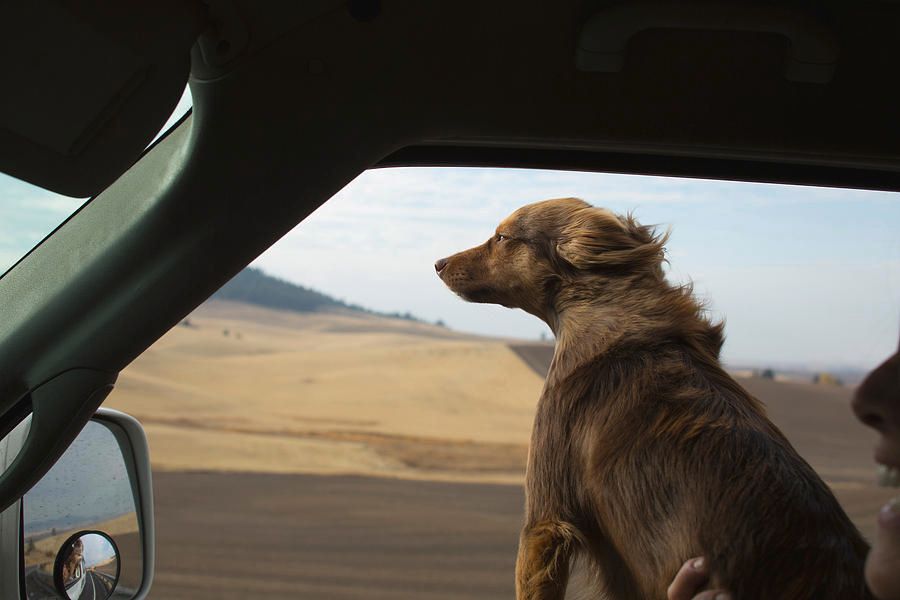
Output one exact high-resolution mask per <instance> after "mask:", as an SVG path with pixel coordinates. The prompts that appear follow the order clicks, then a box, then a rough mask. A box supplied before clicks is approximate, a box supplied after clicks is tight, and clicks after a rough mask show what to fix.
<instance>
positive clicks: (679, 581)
mask: <svg viewBox="0 0 900 600" xmlns="http://www.w3.org/2000/svg"><path fill="white" fill-rule="evenodd" d="M708 582H709V571H708V570H707V565H706V559H704V558H703V557H702V556H701V557H698V558H692V559H690V560H689V561H687V562H686V563H684V564H683V565H681V568H680V569H678V573H677V574H676V575H675V579H673V580H672V583H671V585H669V590H668V593H667V596H668V600H731V594H729V593H728V592H725V591H723V590H705V591H701V590H702V588H703V586H705V585H706V584H707V583H708Z"/></svg>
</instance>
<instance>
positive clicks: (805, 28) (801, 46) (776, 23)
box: [576, 2, 838, 83]
mask: <svg viewBox="0 0 900 600" xmlns="http://www.w3.org/2000/svg"><path fill="white" fill-rule="evenodd" d="M648 29H699V30H707V31H755V32H763V33H775V34H779V35H782V36H784V37H786V38H787V39H788V40H789V41H790V43H791V47H790V50H788V56H787V64H786V65H785V73H784V74H785V77H786V78H787V79H789V80H791V81H800V82H806V83H828V82H829V81H831V78H832V77H833V75H834V68H835V64H836V63H837V55H838V51H837V43H836V42H835V39H834V36H833V35H832V34H831V33H830V32H829V31H828V30H827V29H825V28H824V27H822V26H821V25H819V24H817V23H816V22H815V21H813V19H811V18H810V17H808V16H806V15H804V14H802V13H799V12H797V11H794V10H790V9H783V8H780V7H776V6H753V5H749V4H732V3H706V2H672V3H663V2H633V3H627V4H620V5H617V6H612V7H609V8H606V9H604V10H602V11H600V12H598V13H596V14H594V15H593V16H592V17H591V18H590V19H588V21H587V23H585V25H584V27H583V28H582V30H581V34H580V35H579V38H578V48H577V53H576V65H577V67H578V69H579V70H581V71H595V72H607V73H615V72H618V71H621V70H622V64H623V62H624V55H625V47H626V46H627V44H628V41H629V40H630V39H631V38H632V37H634V36H635V35H637V34H638V33H640V32H642V31H646V30H648Z"/></svg>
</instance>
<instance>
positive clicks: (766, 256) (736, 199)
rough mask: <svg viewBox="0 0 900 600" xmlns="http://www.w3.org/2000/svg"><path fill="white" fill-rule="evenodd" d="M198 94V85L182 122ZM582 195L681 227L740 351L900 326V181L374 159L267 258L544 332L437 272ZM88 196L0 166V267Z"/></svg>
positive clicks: (480, 325)
mask: <svg viewBox="0 0 900 600" xmlns="http://www.w3.org/2000/svg"><path fill="white" fill-rule="evenodd" d="M189 105H190V98H189V96H187V95H186V96H185V98H183V99H182V102H181V103H180V105H179V108H178V109H176V112H175V113H174V114H173V119H172V120H173V121H174V120H175V119H176V118H177V117H178V116H180V115H181V114H183V112H184V110H186V108H187V107H188V106H189ZM565 196H575V197H580V198H583V199H584V200H587V201H588V202H590V203H592V204H594V205H597V206H604V207H607V208H610V209H612V210H614V211H616V212H619V213H624V212H629V211H631V212H633V213H634V214H635V216H636V218H637V219H638V220H639V221H640V222H642V223H645V224H657V225H659V226H660V227H661V228H671V231H672V235H671V238H670V241H669V243H668V247H667V250H668V258H669V261H670V268H669V273H668V275H669V278H670V279H671V280H672V281H674V282H679V283H683V282H689V281H691V282H693V284H694V288H695V292H696V294H697V296H698V297H699V298H700V299H702V300H703V301H704V302H706V303H707V305H708V307H709V308H710V311H711V314H712V315H713V316H714V317H715V318H720V319H721V318H724V319H725V322H726V328H725V332H726V343H725V347H724V349H723V358H724V360H725V361H726V363H728V364H730V365H732V366H742V365H755V366H767V365H768V366H798V367H799V366H802V367H805V368H829V367H853V368H859V369H869V368H872V367H874V366H876V365H877V364H878V363H879V362H880V361H881V360H883V359H884V358H885V357H887V356H888V355H889V354H890V353H892V352H893V351H894V349H896V347H897V343H898V337H900V195H898V194H895V193H886V192H870V191H856V190H844V189H830V188H811V187H802V186H785V185H770V184H752V183H733V182H716V181H702V180H692V179H682V178H666V177H647V176H633V175H615V174H601V173H577V172H560V171H536V170H518V169H478V168H428V169H426V168H406V169H380V170H372V171H367V172H365V173H363V174H361V175H360V176H359V177H357V178H356V180H354V181H353V182H351V183H350V184H349V185H348V186H347V187H345V188H344V189H343V190H342V191H340V192H339V193H338V194H337V195H335V196H334V197H333V198H332V199H331V200H329V201H328V202H326V203H325V204H324V205H323V206H322V207H321V208H319V209H318V210H317V211H316V212H315V213H313V214H312V215H311V216H310V217H309V218H308V219H306V220H305V221H304V222H302V223H300V224H299V225H298V226H297V227H296V228H294V229H293V230H292V231H291V232H290V233H288V234H287V235H286V236H284V237H283V238H282V239H281V240H280V241H279V242H277V243H276V244H275V245H274V246H273V247H272V248H270V249H269V250H268V251H267V252H265V253H264V254H263V255H261V256H260V257H259V258H258V259H257V260H256V261H254V263H253V265H254V266H256V267H259V268H261V269H262V270H264V271H266V272H267V273H269V274H272V275H275V276H277V277H279V278H282V279H284V280H287V281H290V282H293V283H297V284H300V285H304V286H307V287H312V288H315V289H317V290H319V291H322V292H325V293H327V294H330V295H333V296H336V297H338V298H340V299H343V300H346V301H347V302H351V303H355V304H360V305H363V306H366V307H368V308H372V309H375V310H379V311H386V312H395V311H399V312H407V311H409V312H411V313H412V314H414V315H416V316H418V317H420V318H423V319H426V320H428V321H437V320H441V321H443V322H444V323H446V324H447V325H448V326H449V327H451V328H453V329H457V330H460V331H466V332H473V333H479V334H485V335H494V336H503V337H516V338H525V339H538V338H539V337H540V336H541V335H542V334H543V335H547V336H549V335H550V331H549V329H548V328H547V327H546V325H544V324H543V323H541V322H540V321H539V320H538V319H537V318H535V317H532V316H531V315H527V314H525V313H523V312H521V311H515V310H511V309H505V308H502V307H495V306H489V305H480V304H479V305H475V304H467V303H465V302H463V301H462V300H460V299H459V298H458V297H456V296H455V295H454V294H452V293H451V292H450V291H449V290H447V289H446V288H445V287H444V285H443V284H442V283H441V282H440V280H439V279H438V278H437V276H436V275H435V273H434V268H433V264H434V261H435V260H436V259H438V258H441V257H444V256H449V255H450V254H453V253H455V252H458V251H460V250H463V249H466V248H469V247H471V246H473V245H476V244H480V243H482V242H483V241H484V240H486V239H487V238H488V237H489V236H490V235H491V234H492V233H493V231H494V228H495V227H496V225H497V223H499V222H500V221H501V220H502V219H503V218H504V217H505V216H507V215H508V214H509V213H511V212H512V211H513V210H515V209H516V208H518V207H519V206H522V205H523V204H527V203H530V202H535V201H538V200H543V199H547V198H556V197H565ZM82 202H83V201H82V200H73V199H69V198H64V197H62V196H58V195H55V194H51V193H49V192H46V191H43V190H39V189H37V188H34V187H33V186H29V185H27V184H23V183H22V182H19V181H16V180H13V179H11V178H8V177H3V176H0V271H3V270H5V269H6V268H8V266H10V265H11V264H12V263H13V262H15V260H17V259H18V258H19V257H20V256H21V255H22V254H24V253H25V252H26V251H27V250H28V249H29V248H30V247H31V246H33V245H34V244H35V243H37V242H38V241H39V240H40V239H41V238H42V237H43V236H44V235H46V234H47V233H48V232H49V231H51V230H52V228H53V227H55V226H56V225H57V224H58V223H59V222H60V221H62V220H63V219H64V218H65V217H66V216H67V215H68V214H70V213H71V212H72V211H74V210H75V209H76V208H77V207H78V206H79V205H80V204H81V203H82Z"/></svg>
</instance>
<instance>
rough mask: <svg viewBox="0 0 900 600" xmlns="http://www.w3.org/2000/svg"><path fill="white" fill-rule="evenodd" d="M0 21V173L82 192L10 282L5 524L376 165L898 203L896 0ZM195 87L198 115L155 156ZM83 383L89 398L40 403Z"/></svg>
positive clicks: (0, 330) (49, 7)
mask: <svg viewBox="0 0 900 600" xmlns="http://www.w3.org/2000/svg"><path fill="white" fill-rule="evenodd" d="M114 5H115V6H114ZM138 7H139V10H138ZM0 15H2V18H0V22H2V23H3V24H4V25H5V29H4V34H5V37H4V42H5V43H6V44H7V46H8V47H9V48H12V49H14V52H5V53H4V56H6V57H7V60H6V61H5V62H4V68H5V70H6V72H7V73H9V76H8V77H7V79H6V87H7V89H8V90H11V91H12V92H11V93H9V94H6V95H5V97H4V99H3V100H2V104H0V106H2V111H0V112H2V115H3V119H4V121H3V128H0V169H2V170H3V171H4V172H6V173H9V174H11V175H13V176H16V177H19V178H21V179H24V180H26V181H29V182H31V183H34V184H36V185H39V186H42V187H45V188H47V189H50V190H53V191H56V192H59V193H63V194H69V195H73V196H90V195H96V197H95V198H94V199H93V200H92V201H91V202H90V203H88V204H87V205H86V206H85V207H83V208H82V209H81V210H80V211H79V212H78V213H76V214H75V215H74V216H73V217H71V218H70V219H69V220H68V221H67V222H66V223H65V224H64V225H63V226H61V227H60V228H59V229H58V230H57V231H56V232H55V233H54V234H53V235H51V236H50V237H48V238H47V239H46V240H45V241H44V242H43V243H42V244H41V245H40V246H38V247H37V248H36V249H34V250H33V251H32V252H31V253H29V255H27V256H26V257H25V258H24V259H22V260H21V261H20V262H19V263H18V264H17V265H16V266H15V267H14V268H12V269H11V270H10V271H8V272H7V273H6V275H4V276H3V277H2V278H0V305H2V306H4V319H3V320H2V321H0V432H2V431H3V430H4V428H8V426H9V425H10V423H12V421H13V420H14V418H18V416H17V415H21V414H22V413H23V407H25V408H26V409H27V410H33V411H34V416H33V421H35V422H36V423H37V426H35V429H36V430H39V431H40V432H41V434H40V435H33V436H30V438H29V442H28V444H29V445H28V446H27V447H26V448H25V449H23V452H22V456H24V457H25V462H21V463H16V464H15V465H14V466H13V468H11V469H9V470H8V471H7V472H6V473H4V474H2V475H0V508H2V507H4V506H6V505H8V503H9V502H11V501H13V500H14V499H15V498H16V497H17V496H18V495H21V492H22V491H23V490H24V489H27V487H28V486H29V485H30V483H33V482H34V481H36V480H37V479H38V478H39V477H40V476H41V475H42V474H43V471H42V469H44V466H43V465H45V463H46V462H47V460H48V459H55V456H58V455H59V453H61V452H62V450H63V449H64V448H65V446H66V445H67V444H68V442H69V441H71V439H72V438H73V437H74V435H75V434H77V431H78V429H80V426H81V425H83V423H84V421H85V420H86V419H87V418H88V416H89V414H90V412H91V411H92V410H93V408H95V407H96V405H97V404H99V402H100V401H102V396H103V394H101V393H100V392H98V390H101V389H105V388H104V386H108V385H109V381H110V379H111V378H114V377H115V374H116V373H118V372H119V371H120V370H121V369H122V368H123V367H124V366H125V365H127V364H128V363H129V362H130V361H131V360H133V359H134V358H135V357H136V356H138V355H139V354H140V353H141V352H142V351H143V350H145V349H146V348H147V347H149V346H150V344H152V343H153V342H154V341H155V340H156V339H158V338H159V337H160V336H161V335H162V334H163V333H165V331H167V330H168V329H169V328H170V327H172V326H173V325H174V324H175V323H177V322H178V321H179V320H180V319H181V318H183V317H184V316H185V315H186V314H187V313H188V312H190V311H191V310H192V309H193V308H194V307H196V306H197V305H199V304H200V303H201V302H202V301H203V300H204V299H206V298H207V297H208V296H209V295H210V294H211V293H212V292H213V291H215V290H216V289H217V288H218V287H220V286H221V285H222V284H224V283H225V282H226V281H227V280H228V279H230V278H231V277H232V276H233V275H234V274H236V273H237V272H238V271H239V270H240V269H241V268H243V267H244V266H245V265H246V264H248V263H249V262H250V261H251V260H253V259H254V258H255V257H256V256H258V255H259V254H260V253H261V252H263V251H264V250H265V249H266V248H267V247H269V246H270V245H271V244H272V243H274V241H275V240H277V239H278V238H279V237H281V236H282V235H283V234H284V233H286V232H287V231H289V230H290V229H291V228H292V227H293V226H294V225H296V224H297V223H298V222H299V221H300V220H302V219H303V218H304V217H305V216H307V215H308V214H309V213H310V212H312V211H313V210H315V209H316V208H317V207H318V206H319V205H321V204H322V203H323V202H325V201H327V200H328V198H330V197H331V196H332V195H333V194H334V193H335V192H337V191H338V190H340V189H341V188H342V187H343V186H345V185H346V184H347V183H348V182H350V181H351V180H352V179H353V178H354V177H356V176H357V175H358V174H359V173H361V172H363V171H364V170H366V169H368V168H372V167H375V166H401V165H458V164H471V165H491V166H529V167H552V168H575V169H585V170H608V171H609V170H612V171H619V172H631V173H646V174H665V175H682V176H692V177H714V178H725V179H740V180H753V181H779V182H784V183H802V184H817V185H839V186H842V185H846V186H858V187H869V188H880V189H892V190H896V189H900V179H898V177H900V147H898V144H900V136H898V127H900V120H898V115H897V109H896V107H897V106H898V105H900V102H898V100H900V86H898V85H897V84H896V81H895V79H896V77H897V73H898V70H897V68H896V63H897V58H898V57H900V51H898V50H900V48H898V45H900V36H897V35H896V32H897V31H898V21H900V3H896V2H847V1H842V2H837V1H832V2H822V3H811V2H765V3H746V2H713V3H709V2H706V3H694V2H666V1H657V2H644V1H640V2H610V1H605V0H604V1H601V0H583V1H576V2H550V1H546V2H538V1H532V2H511V1H502V2H501V1H495V2H464V3H460V2H451V1H444V0H441V1H434V2H412V1H409V0H384V1H378V0H349V1H347V0H310V1H307V2H302V3H300V2H293V1H289V0H270V1H264V2H257V1H249V0H217V1H210V2H197V1H195V2H181V1H177V0H166V1H160V2H154V3H140V4H139V3H113V4H110V3H106V2H75V1H61V2H55V1H53V0H33V2H30V3H12V4H9V5H5V6H4V7H3V8H2V9H0ZM197 35H199V39H198V41H197V43H196V44H195V43H194V40H195V38H196V36H197ZM188 81H189V84H190V89H191V94H192V98H193V107H194V108H193V112H192V114H191V115H190V116H189V117H188V118H186V119H184V120H183V121H182V122H181V123H179V124H178V125H177V126H175V127H174V128H173V130H172V131H171V132H170V133H169V134H168V135H166V136H165V137H164V138H163V139H161V140H160V141H159V142H157V143H156V144H155V145H153V146H152V147H150V148H149V149H147V150H145V147H146V146H147V144H148V143H149V142H150V140H151V139H152V138H153V136H154V135H155V133H156V130H157V129H158V128H159V127H160V125H161V123H162V122H164V121H165V118H166V117H167V116H168V114H169V113H170V112H171V110H172V108H173V107H174V106H175V104H176V103H177V101H178V98H179V97H180V94H181V91H182V89H183V87H184V85H185V83H186V82H188ZM77 370H81V371H80V372H79V373H80V374H79V375H78V377H81V379H79V381H81V380H82V379H83V380H84V381H83V383H79V384H78V385H75V386H74V387H73V389H75V388H77V389H78V390H80V391H79V392H77V393H76V392H73V393H72V394H71V395H70V396H68V397H66V398H65V400H64V401H59V402H57V401H53V402H51V401H49V400H41V399H40V398H42V396H41V394H40V393H39V390H40V389H41V387H42V386H47V385H50V384H51V383H52V382H54V380H57V381H58V379H57V378H59V377H62V376H64V374H66V373H73V372H75V371H77ZM85 372H92V373H96V374H97V376H96V377H95V378H94V379H95V381H94V380H92V379H91V377H88V376H86V375H85ZM85 377H86V378H85ZM92 381H93V383H92ZM51 406H52V407H53V409H52V410H54V411H63V412H64V413H65V412H66V411H68V414H72V415H76V416H75V417H74V418H73V419H72V422H71V423H68V424H59V423H57V422H56V421H54V420H53V419H50V417H49V416H46V415H49V414H50V412H51V410H50V407H51ZM42 415H43V416H42ZM42 423H43V425H41V424H42ZM76 426H77V427H76ZM42 427H43V428H42ZM51 442H52V443H51ZM54 455H55V456H54ZM20 458H21V457H20ZM39 459H40V460H39ZM17 460H18V459H17ZM28 461H31V462H28ZM51 464H52V462H51ZM44 470H45V469H44Z"/></svg>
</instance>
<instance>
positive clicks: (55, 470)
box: [0, 408, 155, 600]
mask: <svg viewBox="0 0 900 600" xmlns="http://www.w3.org/2000/svg"><path fill="white" fill-rule="evenodd" d="M15 435H16V432H15V431H14V432H13V433H12V434H10V436H9V437H10V438H13V439H8V440H4V441H6V442H7V443H10V444H15V443H16V440H15V439H14V438H15ZM19 435H20V437H22V438H23V439H24V437H25V435H26V432H19ZM0 466H2V465H0ZM14 522H15V523H16V525H17V526H16V527H15V534H16V535H15V538H16V540H15V541H16V542H17V543H16V544H11V543H10V542H9V539H10V537H11V536H12V535H11V534H12V533H13V523H14ZM153 531H154V530H153V495H152V483H151V479H150V455H149V452H148V449H147V438H146V436H145V435H144V430H143V428H142V427H141V426H140V424H139V423H138V422H137V421H136V420H135V419H133V418H132V417H129V416H128V415H126V414H124V413H120V412H118V411H114V410H110V409H102V408H101V409H99V410H98V411H97V413H96V414H95V415H94V417H92V418H91V420H90V421H89V422H88V423H87V425H85V427H84V429H82V431H81V432H80V433H79V434H78V437H76V438H75V440H74V441H73V442H72V444H71V446H69V448H68V449H67V450H66V451H65V452H64V453H63V455H62V456H61V457H60V459H59V460H58V461H57V462H56V464H54V465H53V467H52V468H51V469H50V471H48V472H47V474H46V475H44V477H43V478H42V479H41V480H40V481H39V482H38V483H37V484H36V485H35V486H34V487H33V488H31V489H30V490H29V491H28V493H26V494H25V497H24V498H22V500H20V501H19V502H18V503H16V504H13V505H12V506H11V507H10V508H9V509H7V510H6V511H4V513H3V514H2V515H0V563H2V564H0V582H2V581H3V580H4V579H7V577H6V575H7V574H8V573H9V563H10V562H12V561H10V560H8V559H9V558H11V557H10V548H11V547H12V546H17V547H18V553H17V554H18V558H17V560H15V562H14V563H13V564H15V565H17V566H18V568H17V570H16V571H17V572H16V575H17V577H16V580H17V583H18V585H17V586H16V587H17V588H18V590H16V592H15V594H16V595H15V596H13V595H9V596H8V595H7V594H9V593H10V591H9V588H7V585H6V584H5V583H0V595H2V597H4V598H6V597H10V598H13V597H16V598H17V597H19V595H20V591H19V590H21V591H24V596H22V598H23V600H24V599H27V600H51V599H52V600H60V599H63V600H82V599H85V598H87V599H90V600H94V599H96V600H106V599H107V598H109V599H114V600H120V599H121V600H127V599H128V600H140V599H142V598H144V597H146V596H147V594H148V592H149V590H150V584H151V582H152V579H153V568H154V552H155V547H154V545H155V541H154V535H153Z"/></svg>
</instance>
